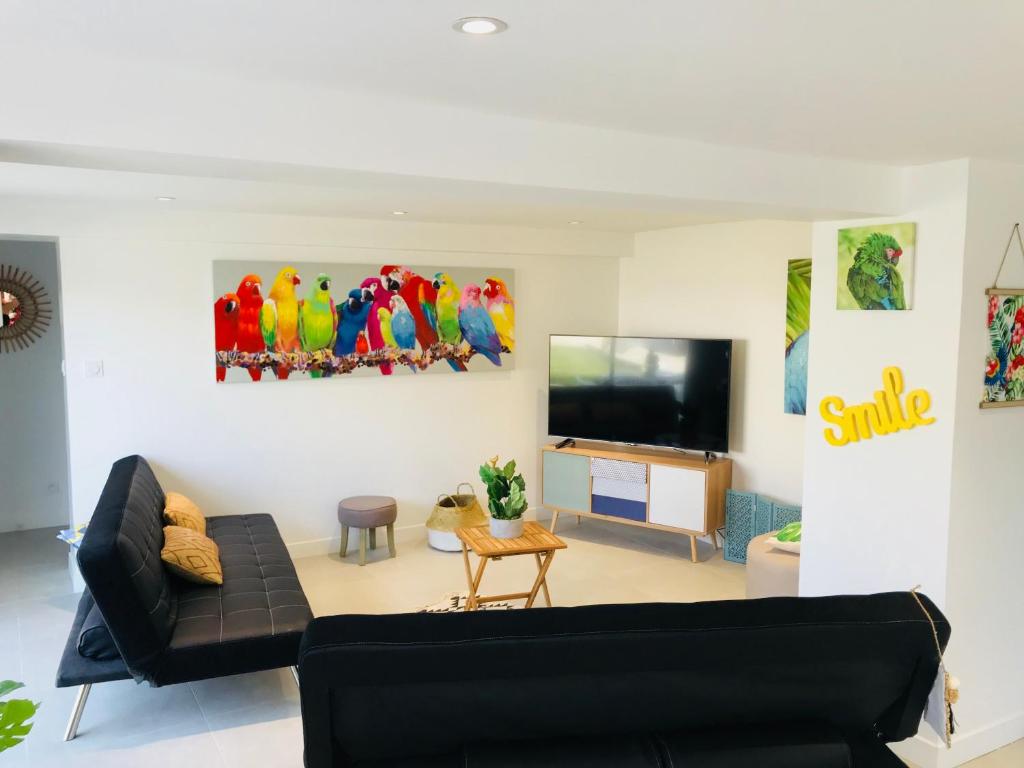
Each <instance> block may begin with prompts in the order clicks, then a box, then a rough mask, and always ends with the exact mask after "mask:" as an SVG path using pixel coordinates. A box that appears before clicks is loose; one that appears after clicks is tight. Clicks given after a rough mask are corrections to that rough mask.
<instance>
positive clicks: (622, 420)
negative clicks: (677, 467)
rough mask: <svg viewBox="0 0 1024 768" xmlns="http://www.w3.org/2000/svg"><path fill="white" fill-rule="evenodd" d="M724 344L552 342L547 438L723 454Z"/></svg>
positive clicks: (727, 362)
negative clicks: (578, 439) (555, 437)
mask: <svg viewBox="0 0 1024 768" xmlns="http://www.w3.org/2000/svg"><path fill="white" fill-rule="evenodd" d="M731 370H732V341H731V340H728V339H659V338H645V337H637V336H552V337H551V352H550V359H549V372H550V375H549V387H548V434H549V435H553V436H557V437H573V438H580V439H584V440H604V441H608V442H615V443H630V444H636V445H651V446H660V447H667V448H679V449H688V450H694V451H712V452H716V453H725V452H726V451H728V450H729V384H730V378H731V377H730V374H731Z"/></svg>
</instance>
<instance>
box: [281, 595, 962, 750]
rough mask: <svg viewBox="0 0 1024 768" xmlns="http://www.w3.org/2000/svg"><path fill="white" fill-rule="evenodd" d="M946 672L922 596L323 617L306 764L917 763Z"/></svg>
mask: <svg viewBox="0 0 1024 768" xmlns="http://www.w3.org/2000/svg"><path fill="white" fill-rule="evenodd" d="M922 600H923V602H924V604H925V606H927V609H928V611H929V613H930V614H931V616H932V617H933V618H934V620H935V622H936V629H937V632H938V636H939V639H940V642H941V644H942V645H943V647H944V646H945V644H946V642H947V641H948V639H949V632H950V629H949V625H948V623H947V622H946V620H945V618H944V617H943V616H942V614H941V613H940V612H939V611H938V609H937V608H936V607H935V606H934V605H933V604H932V603H931V602H930V601H929V600H928V599H927V598H925V597H923V596H922ZM937 664H938V654H937V652H936V647H935V640H934V637H933V634H932V628H931V624H930V623H929V621H928V618H927V617H926V616H925V615H924V612H923V611H922V610H921V608H920V606H918V604H917V603H916V602H915V600H914V599H913V596H912V595H910V594H909V593H889V594H879V595H869V596H859V597H825V598H769V599H764V600H749V601H728V602H708V603H693V604H681V605H670V604H647V605H599V606H587V607H579V608H546V609H533V610H525V611H494V612H478V613H469V614H459V615H450V614H449V615H445V614H440V615H437V614H410V615H393V616H332V617H325V618H320V619H315V620H314V621H313V622H312V623H311V624H310V625H309V628H308V630H307V631H306V635H305V637H304V638H303V641H302V648H301V651H300V653H299V679H300V681H301V697H302V721H303V730H304V734H305V736H304V739H305V763H306V766H307V768H341V767H342V766H344V767H345V768H356V767H358V768H370V767H371V766H372V767H373V768H386V767H387V768H391V767H395V768H397V767H398V766H402V768H447V767H448V766H451V767H452V768H455V767H456V766H459V767H463V766H465V767H466V768H513V767H515V768H538V767H541V766H543V767H545V768H547V767H549V766H550V767H551V768H555V767H556V766H557V767H558V768H576V767H578V768H584V766H585V767H586V768H602V767H604V766H607V767H608V768H613V767H614V768H633V767H634V766H636V767H637V768H640V767H643V768H686V767H687V766H703V767H711V768H727V767H728V768H732V767H733V766H736V767H737V768H738V767H740V766H742V767H743V768H830V767H831V766H837V767H838V766H858V767H862V766H894V767H895V766H902V765H903V763H902V762H901V761H900V760H899V759H898V758H896V757H895V755H893V753H892V752H891V751H890V750H889V748H888V747H887V746H886V743H887V742H892V741H897V740H901V739H905V738H907V737H909V736H912V735H913V734H914V733H915V732H916V731H917V728H918V725H919V723H920V719H921V715H922V711H923V708H924V706H925V701H926V698H927V695H928V692H929V690H930V688H931V685H932V683H933V681H934V679H935V676H936V670H937Z"/></svg>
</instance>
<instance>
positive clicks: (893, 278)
mask: <svg viewBox="0 0 1024 768" xmlns="http://www.w3.org/2000/svg"><path fill="white" fill-rule="evenodd" d="M902 255H903V249H902V248H900V244H899V243H898V242H897V241H896V238H894V237H892V236H891V235H883V234H882V233H880V232H872V233H871V234H870V235H868V236H867V238H865V240H864V242H862V243H861V244H860V246H858V248H857V252H856V253H855V254H854V255H853V266H852V267H850V270H849V272H847V273H846V287H847V288H849V289H850V293H851V294H852V296H853V298H854V299H856V301H857V305H858V306H859V307H860V308H861V309H906V308H907V302H906V298H905V297H904V295H903V276H902V275H901V274H900V271H899V263H900V257H901V256H902Z"/></svg>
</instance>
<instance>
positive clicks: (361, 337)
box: [356, 331, 370, 355]
mask: <svg viewBox="0 0 1024 768" xmlns="http://www.w3.org/2000/svg"><path fill="white" fill-rule="evenodd" d="M369 351H370V342H368V341H367V340H366V332H365V331H360V332H359V334H358V335H357V336H356V354H357V355H365V354H367V353H368V352H369Z"/></svg>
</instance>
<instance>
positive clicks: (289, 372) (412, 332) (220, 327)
mask: <svg viewBox="0 0 1024 768" xmlns="http://www.w3.org/2000/svg"><path fill="white" fill-rule="evenodd" d="M213 290H214V299H213V302H212V305H213V316H214V357H213V367H214V374H215V380H216V381H218V382H243V381H247V382H256V381H259V382H266V381H283V380H294V379H322V378H331V377H335V376H341V375H345V376H411V375H420V374H434V373H464V372H467V371H487V370H509V369H512V368H514V367H515V344H516V340H515V273H514V272H513V271H512V270H510V269H492V268H487V267H445V266H433V265H427V266H421V265H410V266H405V265H400V264H332V263H309V262H273V261H215V262H214V263H213Z"/></svg>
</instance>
